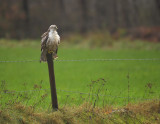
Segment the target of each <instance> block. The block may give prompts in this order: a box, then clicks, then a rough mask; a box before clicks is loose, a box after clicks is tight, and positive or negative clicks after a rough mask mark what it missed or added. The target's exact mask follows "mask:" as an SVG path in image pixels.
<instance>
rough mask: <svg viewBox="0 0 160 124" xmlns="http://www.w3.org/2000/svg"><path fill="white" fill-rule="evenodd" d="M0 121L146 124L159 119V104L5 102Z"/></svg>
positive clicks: (0, 113)
mask: <svg viewBox="0 0 160 124" xmlns="http://www.w3.org/2000/svg"><path fill="white" fill-rule="evenodd" d="M0 123H1V124H5V123H12V124H17V123H22V124H27V123H36V124H37V123H38V124H39V123H43V124H53V123H54V124H85V123H87V124H88V123H92V124H103V123H105V124H115V123H118V124H126V123H129V124H135V123H136V124H150V123H152V124H153V123H155V124H158V123H160V104H159V103H158V102H157V101H150V102H144V103H139V104H134V105H132V104H130V105H127V106H125V107H123V108H119V109H113V108H111V107H105V108H100V107H96V108H93V106H91V105H90V104H88V103H84V104H82V105H80V106H79V107H76V106H72V107H71V106H65V107H62V108H59V110H58V111H55V112H51V111H43V112H42V111H41V110H38V111H35V110H34V109H33V108H32V106H28V107H26V106H24V105H22V104H13V105H7V107H6V108H5V109H3V110H1V109H0Z"/></svg>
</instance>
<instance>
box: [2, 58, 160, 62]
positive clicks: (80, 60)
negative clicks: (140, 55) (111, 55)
mask: <svg viewBox="0 0 160 124" xmlns="http://www.w3.org/2000/svg"><path fill="white" fill-rule="evenodd" d="M54 61H57V62H85V61H160V58H146V59H58V60H54ZM28 62H40V60H11V61H10V60H0V63H28Z"/></svg>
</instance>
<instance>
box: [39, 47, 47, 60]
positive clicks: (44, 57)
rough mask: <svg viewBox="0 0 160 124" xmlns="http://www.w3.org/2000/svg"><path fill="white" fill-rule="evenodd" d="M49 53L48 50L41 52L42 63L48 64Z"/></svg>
mask: <svg viewBox="0 0 160 124" xmlns="http://www.w3.org/2000/svg"><path fill="white" fill-rule="evenodd" d="M46 55H47V51H46V50H42V52H41V57H40V62H46V61H47V57H46Z"/></svg>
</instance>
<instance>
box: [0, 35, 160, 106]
mask: <svg viewBox="0 0 160 124" xmlns="http://www.w3.org/2000/svg"><path fill="white" fill-rule="evenodd" d="M99 37H101V36H99ZM69 40H75V39H74V38H73V39H69ZM87 40H88V42H87V41H83V39H82V38H81V37H80V38H79V37H78V39H77V40H76V41H77V42H78V44H74V45H73V43H71V45H69V43H67V41H66V40H64V42H62V43H61V46H60V48H59V53H58V55H59V59H95V58H98V59H103V58H107V59H141V58H144V59H145V58H159V55H160V44H159V43H149V42H141V41H134V42H128V41H127V40H124V41H121V42H119V41H114V42H113V43H112V44H111V45H108V46H104V47H102V48H100V47H98V48H96V47H95V46H96V45H95V46H92V45H91V47H89V46H90V44H91V41H92V39H89V38H87ZM80 41H83V42H82V43H80V44H79V42H80ZM72 42H73V41H72ZM94 42H95V41H94ZM0 43H1V46H0V60H39V58H40V43H39V42H37V41H30V40H26V41H23V42H22V41H19V42H18V41H16V40H15V41H13V40H12V41H9V40H4V39H1V40H0ZM109 44H110V43H109ZM159 70H160V61H105V62H104V61H101V62H100V61H89V62H88V61H86V62H55V77H56V85H57V89H58V91H57V92H58V100H59V104H60V105H64V104H66V103H67V104H68V103H69V104H72V105H79V104H82V103H83V100H84V99H87V98H88V95H85V94H76V93H71V92H63V91H60V90H65V91H73V92H84V93H89V92H90V87H89V84H91V83H93V81H97V80H98V79H100V78H103V79H104V80H105V81H106V83H105V92H103V91H101V93H100V94H103V95H106V97H105V102H106V104H108V105H114V106H121V105H126V104H127V103H128V93H129V97H134V98H142V99H152V98H153V99H154V98H158V97H159V95H160V93H159V91H160V77H159V75H160V71H159ZM0 75H1V76H0V81H1V87H2V85H4V86H3V88H2V89H3V90H4V89H5V90H8V91H23V90H26V91H28V90H35V89H37V90H39V89H49V77H48V68H47V64H46V63H39V62H28V63H0ZM127 75H129V78H127ZM128 82H129V83H128ZM128 85H129V89H128ZM4 87H5V88H4ZM95 87H96V86H95ZM59 89H60V90H59ZM49 92H50V91H49V90H47V91H44V90H41V91H31V92H28V93H27V94H25V93H23V92H22V93H21V92H18V93H16V95H15V93H14V95H13V94H12V97H11V95H10V94H9V95H7V94H5V95H4V94H3V95H1V96H0V97H1V99H3V102H2V103H1V104H4V103H5V102H8V101H9V100H10V99H11V98H12V99H13V98H14V99H16V100H17V99H18V100H19V101H21V99H22V98H21V97H22V96H25V95H26V96H28V99H29V98H30V99H29V101H25V100H26V99H27V98H23V100H24V103H25V104H27V105H33V104H35V105H37V104H38V105H39V107H42V108H45V109H46V108H48V106H49V104H50V95H49ZM95 92H96V90H95ZM45 94H47V95H45ZM107 95H108V96H107ZM17 96H19V97H18V98H16V97H17ZM43 96H45V97H44V98H45V99H43ZM115 96H118V97H115ZM103 99H104V97H100V98H99V103H98V104H99V105H100V106H101V105H102V104H103ZM18 100H17V101H18ZM139 100H141V99H130V102H137V101H139ZM35 101H36V102H35ZM38 101H45V102H42V103H38Z"/></svg>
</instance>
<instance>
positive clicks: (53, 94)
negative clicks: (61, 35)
mask: <svg viewBox="0 0 160 124" xmlns="http://www.w3.org/2000/svg"><path fill="white" fill-rule="evenodd" d="M47 63H48V71H49V79H50V87H51V98H52V108H53V109H56V110H57V109H58V100H57V93H56V83H55V75H54V61H53V58H52V53H51V54H50V53H47Z"/></svg>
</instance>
